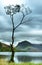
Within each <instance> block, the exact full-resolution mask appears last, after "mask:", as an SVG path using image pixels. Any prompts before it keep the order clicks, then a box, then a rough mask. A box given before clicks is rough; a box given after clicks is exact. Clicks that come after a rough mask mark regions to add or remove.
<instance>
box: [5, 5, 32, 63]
mask: <svg viewBox="0 0 42 65" xmlns="http://www.w3.org/2000/svg"><path fill="white" fill-rule="evenodd" d="M4 8H5V10H6V14H8V15H10V17H11V21H12V44H11V51H12V55H11V59H10V61H12V62H14V53H15V51H14V47H13V44H14V31H15V30H16V28H18V27H19V26H20V25H21V24H23V23H25V21H24V22H23V20H24V18H25V16H26V15H28V14H29V13H31V10H30V8H29V13H28V11H27V8H25V7H24V5H23V8H24V9H25V12H26V14H24V12H23V9H22V10H21V9H20V8H21V7H20V5H16V6H14V5H9V6H6V7H4ZM16 12H21V13H22V16H23V17H22V19H21V21H20V23H19V24H18V25H17V26H16V27H14V21H13V15H14V14H16ZM28 21H31V19H28Z"/></svg>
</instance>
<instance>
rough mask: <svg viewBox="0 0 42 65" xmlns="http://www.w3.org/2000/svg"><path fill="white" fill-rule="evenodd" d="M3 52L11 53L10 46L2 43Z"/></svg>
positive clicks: (0, 48)
mask: <svg viewBox="0 0 42 65" xmlns="http://www.w3.org/2000/svg"><path fill="white" fill-rule="evenodd" d="M3 51H11V48H10V46H9V45H6V44H4V43H2V42H0V52H3Z"/></svg>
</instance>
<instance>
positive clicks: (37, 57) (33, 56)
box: [0, 52, 42, 63]
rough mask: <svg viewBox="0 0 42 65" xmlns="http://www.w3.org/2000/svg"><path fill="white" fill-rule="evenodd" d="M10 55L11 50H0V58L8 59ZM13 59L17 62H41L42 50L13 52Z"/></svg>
mask: <svg viewBox="0 0 42 65" xmlns="http://www.w3.org/2000/svg"><path fill="white" fill-rule="evenodd" d="M10 56H11V52H0V58H4V59H6V60H9V59H10ZM14 60H15V62H16V63H19V62H34V63H41V62H42V52H15V58H14Z"/></svg>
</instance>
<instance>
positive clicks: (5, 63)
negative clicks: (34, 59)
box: [0, 59, 42, 65]
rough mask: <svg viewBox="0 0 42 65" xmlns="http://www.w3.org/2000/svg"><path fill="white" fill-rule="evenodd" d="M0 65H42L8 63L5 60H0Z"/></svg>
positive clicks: (40, 64)
mask: <svg viewBox="0 0 42 65" xmlns="http://www.w3.org/2000/svg"><path fill="white" fill-rule="evenodd" d="M0 65H42V63H39V64H34V63H28V62H27V63H12V62H11V63H8V62H7V61H6V60H4V59H0Z"/></svg>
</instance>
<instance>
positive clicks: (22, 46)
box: [16, 41, 42, 52]
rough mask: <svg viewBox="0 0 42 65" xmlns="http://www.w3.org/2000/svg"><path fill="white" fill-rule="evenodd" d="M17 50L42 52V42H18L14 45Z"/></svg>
mask: <svg viewBox="0 0 42 65" xmlns="http://www.w3.org/2000/svg"><path fill="white" fill-rule="evenodd" d="M16 49H17V50H18V51H28V52H42V44H32V43H30V42H28V41H22V42H19V43H18V45H17V46H16Z"/></svg>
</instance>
